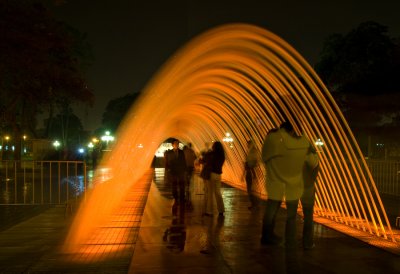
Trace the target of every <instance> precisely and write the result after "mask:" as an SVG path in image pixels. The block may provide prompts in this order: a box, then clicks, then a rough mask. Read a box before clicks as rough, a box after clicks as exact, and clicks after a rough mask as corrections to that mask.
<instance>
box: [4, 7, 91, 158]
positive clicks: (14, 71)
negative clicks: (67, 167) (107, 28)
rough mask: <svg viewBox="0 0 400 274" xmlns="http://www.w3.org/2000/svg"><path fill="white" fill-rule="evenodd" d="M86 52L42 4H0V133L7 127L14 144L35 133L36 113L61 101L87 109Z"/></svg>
mask: <svg viewBox="0 0 400 274" xmlns="http://www.w3.org/2000/svg"><path fill="white" fill-rule="evenodd" d="M87 52H88V44H87V42H86V41H85V37H84V36H83V35H81V34H80V33H79V32H78V31H77V30H74V29H73V28H71V27H69V26H67V25H66V24H64V23H61V22H58V21H56V20H55V19H54V18H53V16H52V15H51V14H50V12H49V11H48V10H47V9H46V8H45V7H44V6H43V5H42V4H40V3H37V2H35V1H33V0H32V1H31V0H18V1H14V0H3V1H1V2H0V75H1V77H0V97H1V102H0V115H1V116H0V118H1V120H0V126H1V128H0V130H1V131H4V130H5V129H6V128H12V129H13V132H14V135H15V138H16V140H17V139H18V138H20V135H21V133H22V132H26V131H28V130H29V131H31V132H30V133H32V134H34V131H35V126H36V116H37V114H38V112H39V111H40V110H41V109H45V110H46V111H47V110H49V109H52V108H53V107H54V106H57V104H58V103H59V102H64V101H65V100H66V99H68V100H69V102H83V103H87V104H91V103H92V102H93V97H94V96H93V93H92V91H91V90H90V89H89V88H88V86H87V84H86V81H85V79H84V77H83V72H82V68H84V67H85V66H86V65H87V63H85V62H83V60H89V59H87V58H85V56H88V55H87ZM50 113H53V112H52V111H50ZM16 154H17V155H18V152H17V153H16Z"/></svg>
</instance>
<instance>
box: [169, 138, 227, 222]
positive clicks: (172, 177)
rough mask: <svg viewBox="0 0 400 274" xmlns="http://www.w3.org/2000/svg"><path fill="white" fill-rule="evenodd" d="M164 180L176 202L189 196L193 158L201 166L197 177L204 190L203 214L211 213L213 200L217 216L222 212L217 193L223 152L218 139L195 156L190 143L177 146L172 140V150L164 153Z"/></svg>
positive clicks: (223, 159)
mask: <svg viewBox="0 0 400 274" xmlns="http://www.w3.org/2000/svg"><path fill="white" fill-rule="evenodd" d="M164 158H165V170H166V176H167V180H168V181H169V182H170V183H171V185H172V196H173V198H174V199H175V201H176V202H177V203H183V202H185V201H187V200H189V199H190V195H189V193H188V191H187V189H189V186H190V182H191V181H192V178H193V172H194V169H195V161H196V160H198V162H199V164H201V165H202V172H201V174H200V176H201V177H202V178H203V181H204V189H205V212H204V215H205V216H212V215H213V212H214V201H215V203H216V206H217V210H218V213H219V216H223V215H224V212H225V207H224V202H223V200H222V194H221V174H222V166H223V164H224V162H225V152H224V148H223V146H222V144H221V142H219V141H216V142H214V143H213V145H212V147H211V149H208V148H206V150H204V151H203V152H202V153H201V155H200V156H199V157H197V155H196V153H195V152H194V150H193V149H192V147H191V144H190V143H189V144H188V145H186V146H184V148H183V150H182V149H180V148H179V140H177V139H174V140H173V141H172V149H171V150H167V151H166V152H165V154H164Z"/></svg>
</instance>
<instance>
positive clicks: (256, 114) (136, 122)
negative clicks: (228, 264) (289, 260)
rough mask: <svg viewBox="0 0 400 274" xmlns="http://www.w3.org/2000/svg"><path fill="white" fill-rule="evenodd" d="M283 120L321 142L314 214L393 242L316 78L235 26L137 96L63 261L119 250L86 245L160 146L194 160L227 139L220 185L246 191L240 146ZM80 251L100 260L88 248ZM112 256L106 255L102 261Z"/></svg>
mask: <svg viewBox="0 0 400 274" xmlns="http://www.w3.org/2000/svg"><path fill="white" fill-rule="evenodd" d="M300 79H302V80H300ZM283 120H290V121H292V122H293V124H295V125H297V130H298V127H301V128H303V130H304V133H305V134H306V136H307V137H308V138H309V139H310V140H311V141H312V142H315V141H316V140H317V139H321V140H322V141H323V142H324V146H323V148H322V149H321V150H320V152H319V155H320V159H321V172H320V174H319V177H318V184H317V207H316V214H318V216H321V217H324V218H327V219H330V220H332V221H336V222H338V223H344V224H345V225H347V226H349V227H352V228H356V229H359V230H361V231H367V232H368V233H370V234H371V235H373V236H376V237H379V238H384V239H387V240H388V241H391V242H395V241H396V240H395V237H394V235H393V232H392V229H391V227H390V223H389V221H388V219H387V216H386V213H385V209H384V208H383V204H382V202H381V200H380V196H379V193H378V191H377V189H376V187H375V183H374V181H373V179H372V176H371V174H370V172H369V170H368V167H367V165H366V162H365V160H364V157H363V155H362V153H361V151H360V149H359V147H358V144H357V143H356V141H355V138H354V136H353V134H352V132H351V130H350V128H349V126H348V124H347V122H346V121H345V119H344V117H343V115H342V114H341V111H340V110H339V108H338V106H337V105H336V103H335V101H334V100H333V98H332V96H331V95H330V93H329V91H328V90H327V89H326V87H325V86H324V84H323V83H322V82H321V80H320V79H319V77H318V76H317V74H316V73H315V72H314V70H313V69H312V68H311V66H310V65H309V64H308V63H307V62H306V61H305V60H304V58H303V57H302V56H301V55H300V54H299V53H297V51H296V50H295V49H293V48H292V47H291V46H290V45H288V44H287V43H286V42H285V41H283V40H282V39H281V38H279V37H278V36H276V35H274V34H273V33H270V32H268V31H267V30H264V29H261V28H258V27H255V26H251V25H244V24H233V25H226V26H222V27H218V28H215V29H213V30H210V31H208V32H206V33H205V34H203V35H201V36H199V37H198V38H196V39H194V40H193V41H191V42H190V43H189V44H188V45H186V46H185V47H184V48H182V49H181V50H180V51H178V52H177V53H176V54H175V55H174V56H173V57H172V58H171V60H170V61H169V62H168V63H167V64H166V65H165V66H164V67H163V68H162V69H161V70H160V72H159V73H158V74H157V75H156V76H155V77H154V78H153V80H152V81H151V82H150V83H149V85H148V86H147V88H146V89H145V90H144V91H143V92H142V95H141V97H140V98H139V99H138V100H137V102H136V104H135V106H133V107H132V109H131V110H130V112H129V113H128V114H127V116H126V117H125V119H124V121H123V123H122V125H121V127H120V129H119V130H118V133H117V135H116V144H115V147H114V148H113V151H112V152H111V153H110V154H109V155H107V157H105V158H104V159H103V160H102V163H101V165H102V166H104V167H107V168H109V170H110V172H111V174H110V176H109V177H107V181H101V180H100V179H99V178H96V177H95V179H94V180H95V182H97V183H96V186H95V187H94V188H93V189H92V190H91V191H90V192H89V193H88V196H87V199H86V203H84V204H83V206H82V207H81V208H80V209H79V211H78V214H77V217H76V219H75V220H74V223H73V225H72V228H71V230H70V233H69V236H68V238H67V240H66V245H65V252H69V253H71V252H76V251H77V250H80V247H81V246H82V244H85V243H88V242H89V243H90V242H91V241H94V242H96V243H97V241H100V242H102V241H105V242H107V241H109V242H118V241H119V240H120V239H121V238H120V237H122V238H123V237H124V236H123V235H124V233H123V232H121V231H117V230H116V231H115V235H113V236H109V235H108V234H107V233H106V234H107V235H98V236H96V237H97V238H96V240H93V238H92V236H93V233H94V232H93V231H96V229H97V228H98V227H101V226H103V225H104V222H105V221H106V220H107V219H108V218H109V216H112V213H113V212H115V211H118V206H119V205H120V203H121V201H122V200H123V199H124V197H125V195H126V193H128V192H129V190H130V189H134V188H135V187H139V186H136V184H137V182H140V178H142V176H143V174H144V173H145V172H146V171H147V170H148V167H150V164H151V161H152V159H153V156H154V153H155V151H156V150H157V148H158V147H159V145H160V144H161V143H162V142H163V141H164V140H165V139H167V138H169V137H176V138H178V139H180V140H181V141H183V142H191V143H192V144H193V146H194V148H195V149H196V150H198V151H199V150H201V149H203V148H204V144H205V143H206V142H211V141H213V140H221V141H222V139H223V137H224V136H225V134H226V132H229V133H230V134H231V137H232V138H233V147H232V148H231V147H229V146H228V145H227V146H226V147H225V150H226V152H227V155H226V156H227V163H226V164H225V166H224V171H223V180H224V181H226V182H228V183H229V184H231V185H232V186H234V187H238V188H242V189H244V188H245V182H244V180H243V176H242V175H243V162H244V159H245V152H246V148H247V140H249V139H253V140H254V142H255V144H256V146H257V147H258V149H260V148H261V145H262V142H263V139H264V137H265V136H266V134H267V132H268V131H269V130H271V129H272V128H274V127H276V126H278V125H279V124H280V123H281V122H282V121H283ZM139 144H140V146H139ZM264 176H265V170H264V167H263V166H260V167H259V168H258V170H257V186H258V187H257V192H258V195H260V196H261V197H267V195H268V193H267V192H266V190H265V188H264ZM107 237H108V238H107ZM117 246H118V245H117ZM77 247H78V248H77ZM97 248H99V247H97ZM85 250H86V251H85V252H86V253H88V254H94V253H96V252H100V249H96V248H93V249H92V248H89V247H88V246H85ZM96 250H97V251H96ZM115 250H118V248H116V249H114V247H107V250H102V251H101V252H114V251H115Z"/></svg>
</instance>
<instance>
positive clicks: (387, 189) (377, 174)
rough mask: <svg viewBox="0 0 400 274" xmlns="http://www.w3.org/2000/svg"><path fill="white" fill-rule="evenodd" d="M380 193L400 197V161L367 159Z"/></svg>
mask: <svg viewBox="0 0 400 274" xmlns="http://www.w3.org/2000/svg"><path fill="white" fill-rule="evenodd" d="M367 165H368V167H369V170H370V171H371V174H372V177H373V178H374V181H375V184H376V187H377V189H378V192H379V194H386V195H391V196H396V197H400V162H397V161H384V160H367Z"/></svg>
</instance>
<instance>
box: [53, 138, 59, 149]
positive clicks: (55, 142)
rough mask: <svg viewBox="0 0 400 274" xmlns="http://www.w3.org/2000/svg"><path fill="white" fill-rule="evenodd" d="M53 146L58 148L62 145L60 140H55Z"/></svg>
mask: <svg viewBox="0 0 400 274" xmlns="http://www.w3.org/2000/svg"><path fill="white" fill-rule="evenodd" d="M53 146H54V147H55V148H56V150H58V148H59V147H60V146H61V143H60V142H59V141H58V140H55V141H54V142H53Z"/></svg>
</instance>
